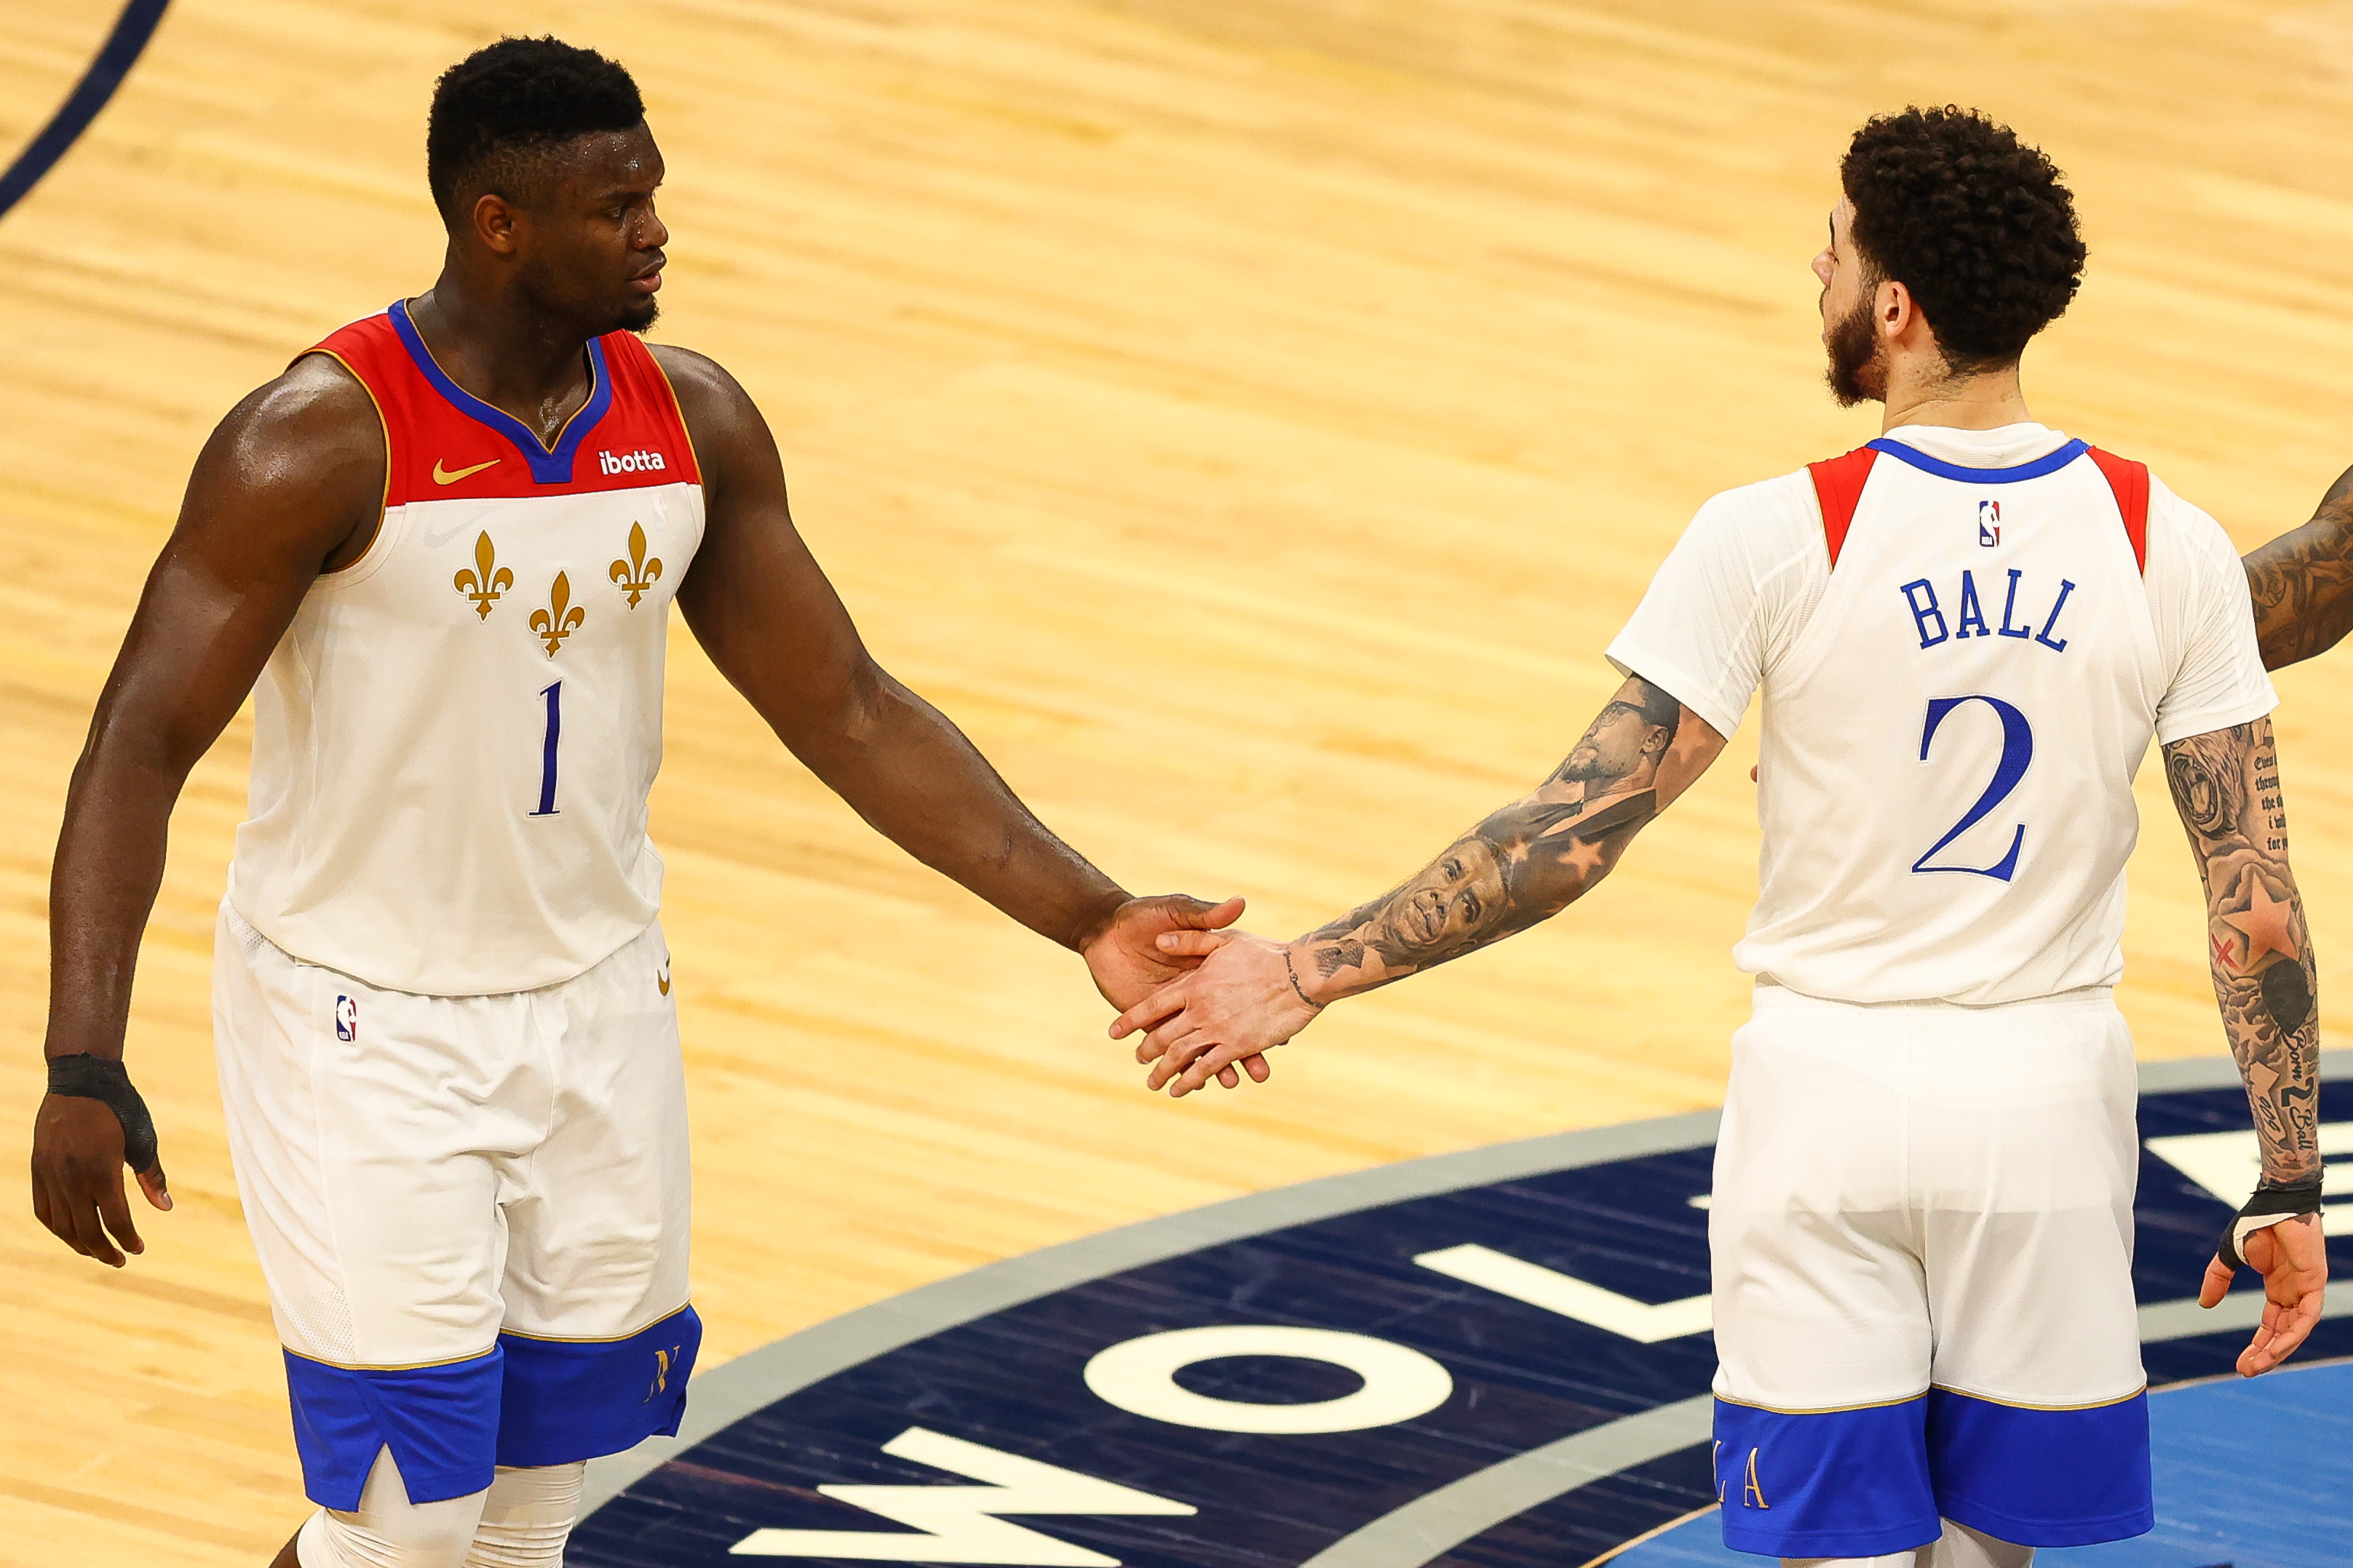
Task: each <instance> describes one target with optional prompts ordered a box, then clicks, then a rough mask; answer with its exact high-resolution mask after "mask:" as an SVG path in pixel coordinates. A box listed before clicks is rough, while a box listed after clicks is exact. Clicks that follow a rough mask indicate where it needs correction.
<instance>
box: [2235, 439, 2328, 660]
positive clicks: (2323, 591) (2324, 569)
mask: <svg viewBox="0 0 2353 1568" xmlns="http://www.w3.org/2000/svg"><path fill="white" fill-rule="evenodd" d="M2245 565H2246V568H2247V587H2248V589H2249V591H2250V592H2251V593H2252V594H2253V596H2254V601H2255V634H2256V636H2257V637H2259V638H2260V639H2261V640H2262V643H2263V667H2264V668H2267V669H2278V668H2283V667H2284V666H2286V665H2291V664H2295V663H2296V662H2298V661H2299V660H2302V659H2307V658H2311V657H2312V656H2313V655H2315V654H2319V653H2327V651H2328V650H2329V649H2330V648H2332V647H2336V646H2337V644H2338V643H2339V642H2341V641H2343V640H2344V637H2345V634H2346V633H2347V632H2348V631H2353V468H2348V469H2347V470H2346V471H2345V472H2344V473H2342V474H2340V475H2338V476H2337V482H2336V483H2335V484H2333V485H2331V486H2329V487H2328V493H2327V495H2325V496H2323V497H2321V498H2320V506H2319V508H2318V509H2317V510H2315V511H2314V512H2313V514H2312V521H2310V522H2307V523H2306V524H2305V525H2304V526H2303V527H2302V528H2296V529H2291V530H2289V531H2287V532H2285V533H2283V534H2281V535H2280V536H2279V537H2278V538H2277V539H2274V540H2273V541H2271V542H2269V543H2267V544H2260V545H2257V546H2256V547H2255V548H2254V549H2253V550H2252V551H2250V552H2248V553H2247V556H2246V560H2245Z"/></svg>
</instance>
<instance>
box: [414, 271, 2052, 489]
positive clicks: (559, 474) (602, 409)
mask: <svg viewBox="0 0 2353 1568" xmlns="http://www.w3.org/2000/svg"><path fill="white" fill-rule="evenodd" d="M388 313H389V314H390V315H391V317H392V325H393V329H394V331H397V332H398V333H399V334H400V341H401V343H402V345H403V346H404V347H406V349H407V350H408V357H409V358H410V359H412V360H414V361H415V362H416V363H417V369H418V370H419V371H420V372H422V373H423V374H424V376H425V379H426V380H427V381H428V382H430V383H431V384H432V385H433V390H434V391H436V392H438V393H439V394H440V395H442V397H443V398H445V399H446V400H448V404H449V406H451V407H452V408H455V409H456V410H457V411H458V412H459V413H460V414H463V415H464V416H466V417H468V418H469V419H471V420H474V421H475V422H476V423H478V424H481V425H487V426H490V427H491V429H493V430H495V431H497V432H498V433H499V434H500V435H501V436H503V437H506V438H507V439H508V440H509V441H511V442H512V443H513V444H514V448H515V450H516V451H518V452H520V453H522V459H523V461H524V462H526V463H528V464H530V465H531V478H532V482H533V484H541V485H565V484H570V483H571V482H572V459H573V458H574V456H575V455H576V454H577V453H578V452H579V450H580V443H581V442H582V441H583V440H585V439H586V438H587V436H588V432H589V431H591V430H594V429H595V428H596V425H597V422H598V421H600V420H602V419H603V418H604V417H605V414H606V411H607V409H609V408H611V407H612V406H613V378H612V377H611V376H610V375H609V374H607V373H606V370H605V345H604V343H603V342H600V341H599V340H597V339H596V338H590V339H589V340H588V382H589V386H588V401H587V402H586V403H584V404H582V405H580V407H579V409H578V411H577V412H575V414H574V415H573V416H572V417H571V418H569V419H567V420H565V422H564V428H563V430H562V431H560V432H558V434H557V435H556V437H555V445H554V447H553V448H551V447H547V446H545V445H544V444H543V443H542V442H541V440H540V438H539V433H538V432H537V431H535V430H533V428H532V427H531V426H528V425H525V424H524V423H523V422H522V420H520V419H518V418H516V417H515V416H513V415H512V414H509V413H508V412H507V411H506V410H505V409H503V408H494V407H492V406H491V405H489V404H487V403H485V402H483V401H482V400H481V399H480V398H479V397H477V396H475V395H473V394H472V393H470V392H469V391H467V390H466V389H465V388H464V387H462V386H459V384H457V383H456V382H454V381H452V380H450V379H449V373H448V372H447V371H445V370H443V369H442V368H441V367H440V366H439V365H438V364H437V363H434V359H433V355H432V353H431V352H430V351H428V350H427V348H426V346H425V339H424V337H423V336H422V335H421V334H420V333H418V331H417V323H416V322H414V321H410V320H409V319H408V306H407V304H406V302H404V301H402V300H394V301H393V302H392V306H391V309H390V311H389V312H388ZM2080 444H2081V443H2078V445H2080Z"/></svg>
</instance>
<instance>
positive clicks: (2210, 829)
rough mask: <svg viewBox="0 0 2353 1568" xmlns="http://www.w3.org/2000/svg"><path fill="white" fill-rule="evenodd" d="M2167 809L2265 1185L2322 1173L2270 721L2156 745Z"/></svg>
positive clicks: (2308, 1013) (2305, 975)
mask: <svg viewBox="0 0 2353 1568" xmlns="http://www.w3.org/2000/svg"><path fill="white" fill-rule="evenodd" d="M2165 764H2166V777H2167V780H2168V782H2169V783H2170V784H2172V786H2173V803H2174V805H2175V806H2176V808H2178V809H2179V811H2180V813H2181V820H2182V823H2183V825H2184V826H2187V827H2188V828H2189V843H2190V847H2191V849H2192V851H2193V852H2194V853H2195V854H2196V855H2197V857H2198V871H2199V876H2200V879H2202V880H2203V881H2204V883H2205V885H2206V912H2207V945H2208V948H2209V958H2210V960H2211V967H2212V969H2213V973H2214V997H2215V1000H2216V1001H2217V1002H2218V1003H2220V1004H2221V1009H2222V1031H2223V1033H2224V1034H2225V1035H2226V1036H2228V1037H2229V1038H2230V1041H2231V1054H2232V1056H2234V1057H2236V1058H2238V1061H2239V1071H2240V1074H2241V1076H2242V1077H2243V1078H2244V1079H2245V1080H2246V1085H2247V1104H2248V1108H2249V1110H2252V1111H2253V1115H2254V1121H2255V1132H2256V1135H2257V1136H2258V1137H2259V1138H2260V1139H2261V1140H2262V1142H2263V1175H2264V1178H2265V1179H2266V1180H2268V1181H2273V1182H2283V1183H2295V1182H2308V1181H2312V1180H2314V1179H2316V1178H2317V1177H2318V1176H2319V1174H2320V1149H2319V1142H2318V1134H2317V1131H2316V1129H2317V1124H2318V1121H2319V1068H2320V1009H2319V1004H2318V997H2317V981H2318V976H2319V971H2318V967H2317V965H2316V963H2314V960H2313V954H2312V937H2311V933H2310V931H2309V930H2308V929H2307V928H2306V924H2305V918H2304V900H2303V899H2302V898H2301V897H2300V896H2299V895H2298V894H2297V892H2296V888H2295V873H2294V872H2292V871H2291V870H2290V869H2289V868H2288V858H2287V808H2286V805H2285V801H2284V797H2283V796H2282V795H2281V793H2280V778H2279V754H2278V751H2277V749H2276V747H2275V746H2274V742H2273V739H2272V724H2271V721H2270V720H2269V719H2258V720H2256V721H2254V722H2253V723H2252V724H2241V725H2239V726H2237V727H2236V728H2234V729H2230V730H2218V731H2214V732H2213V733H2212V734H2210V735H2199V736H2195V737H2193V738H2191V739H2189V740H2186V741H2177V742H2173V743H2172V744H2171V745H2169V746H2168V747H2166V749H2165Z"/></svg>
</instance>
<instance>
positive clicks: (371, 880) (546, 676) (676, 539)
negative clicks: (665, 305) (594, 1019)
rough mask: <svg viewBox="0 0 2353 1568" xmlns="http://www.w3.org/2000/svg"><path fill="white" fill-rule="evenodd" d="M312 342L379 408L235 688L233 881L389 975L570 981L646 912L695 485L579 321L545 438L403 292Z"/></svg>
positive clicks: (671, 444) (608, 341)
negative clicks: (672, 626)
mask: <svg viewBox="0 0 2353 1568" xmlns="http://www.w3.org/2000/svg"><path fill="white" fill-rule="evenodd" d="M311 352H313V353H326V354H331V355H332V356H333V357H334V358H335V359H337V360H338V361H339V362H340V363H342V364H343V366H344V368H346V369H347V370H349V371H350V372H351V373H352V374H353V375H354V376H356V377H358V378H359V380H360V382H361V383H362V384H364V385H365V386H366V388H367V390H368V393H369V395H371V396H372V397H374V399H375V405H376V408H377V411H378V413H379V414H380V415H381V416H382V418H383V422H384V435H385V494H384V513H383V521H382V522H381V524H380V525H379V526H378V528H377V530H376V533H375V539H374V541H373V542H370V543H369V545H368V547H367V549H366V551H365V552H364V553H363V554H362V555H361V556H360V558H359V559H358V560H357V561H355V562H353V563H352V564H350V565H349V566H346V567H344V568H343V569H342V570H340V571H337V572H332V573H329V574H325V575H322V577H320V578H319V580H318V581H317V583H316V584H313V585H312V587H311V591H310V593H309V595H307V596H306V597H305V598H304V599H303V601H302V605H301V609H300V610H299V611H298V612H297V613H296V615H295V617H294V621H293V624H292V626H290V627H289V628H288V629H287V632H286V635H285V637H284V638H283V639H282V640H281V641H280V643H279V645H278V647H277V649H276V650H275V651H274V652H273V653H272V654H271V655H270V658H269V664H268V666H267V667H266V668H265V669H264V670H263V673H262V678H261V680H260V682H259V685H258V686H257V687H256V688H255V691H254V738H253V781H252V794H251V804H250V808H249V812H250V816H249V820H248V821H247V822H246V823H245V825H244V826H242V827H240V828H239V829H238V830H237V852H236V856H235V858H234V860H233V861H232V863H231V865H230V868H229V901H230V903H231V904H232V905H233V906H234V907H235V909H236V910H237V912H238V914H240V915H242V916H243V917H244V919H245V920H246V921H248V923H249V924H250V925H252V926H253V928H254V929H255V930H256V931H259V932H260V933H261V934H262V935H263V936H265V937H267V938H269V940H270V941H271V942H274V943H276V944H277V945H278V946H279V947H280V948H282V949H284V950H285V951H286V952H289V953H291V954H292V955H293V956H295V957H296V958H299V959H302V960H305V961H307V962H309V963H317V964H322V965H325V966H326V967H329V968H332V969H336V970H341V971H343V973H347V974H352V975H355V976H357V977H358V978H360V979H362V980H364V981H366V982H367V983H369V984H373V985H377V986H381V987H384V988H385V989H387V990H396V991H409V992H417V993H421V994H427V995H449V996H455V995H480V994H494V993H502V992H512V991H525V990H532V989H535V988H537V987H539V986H543V985H550V984H555V983H557V982H559V981H564V980H569V979H571V978H573V977H574V976H575V975H577V974H580V973H584V972H585V971H586V970H587V969H589V968H590V967H591V966H593V965H594V964H595V963H596V962H597V961H598V960H600V959H602V958H605V957H606V956H607V955H608V954H610V953H612V952H616V951H617V950H618V949H619V948H620V947H622V946H623V945H624V944H625V943H627V942H628V941H629V940H630V939H631V938H633V937H635V936H636V935H638V933H639V932H640V931H644V930H645V928H646V927H647V926H648V925H649V924H650V923H651V922H652V921H653V919H654V916H655V913H656V910H657V908H658V906H659V901H660V898H661V879H662V864H661V858H660V857H659V855H657V854H656V853H655V852H654V847H653V845H652V843H651V841H650V840H649V838H648V837H647V834H646V797H647V794H648V792H649V790H650V789H651V788H652V787H653V782H654V774H655V772H656V771H657V770H658V769H659V767H660V765H661V750H662V674H663V651H664V644H665V636H666V633H667V630H668V621H669V618H670V599H671V597H672V596H673V595H674V594H675V593H676V591H677V587H678V584H679V582H680V580H681V578H683V577H684V575H685V574H686V570H687V566H688V563H690V562H691V561H692V559H693V557H694V552H695V548H696V546H697V545H698V544H699V543H700V542H702V515H703V514H702V480H701V475H700V472H699V470H698V469H697V468H696V465H695V460H694V450H693V447H692V446H691V443H690V442H689V440H688V437H687V433H686V427H685V424H684V421H683V420H682V418H681V416H680V414H679V409H678V403H677V400H676V398H675V397H674V396H673V395H672V394H671V391H670V383H669V381H668V379H667V378H666V377H665V376H664V375H663V374H662V372H661V368H660V366H659V365H658V364H657V363H655V362H654V358H653V355H652V354H651V353H649V352H648V351H647V349H646V347H645V345H644V344H643V343H641V342H638V340H637V339H636V338H635V337H633V336H631V335H630V334H629V333H627V332H614V333H612V334H610V335H608V336H606V337H603V338H599V339H596V341H594V342H591V343H590V344H589V345H588V350H587V354H588V364H589V371H590V375H591V382H592V384H591V386H590V389H589V396H588V400H587V402H586V404H585V405H583V406H582V407H581V409H580V411H579V412H578V413H577V414H575V415H574V416H572V419H571V420H570V422H569V423H567V424H566V425H565V427H564V429H563V431H562V432H561V433H560V434H559V435H558V437H557V438H556V440H555V442H554V445H553V446H552V447H551V446H548V445H545V444H543V443H542V442H541V441H540V439H539V437H538V436H537V435H536V433H535V432H533V430H531V429H530V428H529V427H528V426H524V425H523V424H522V423H521V422H520V421H518V420H516V419H514V418H512V417H511V416H508V415H506V414H504V413H502V412H501V411H500V410H499V409H496V408H494V407H492V406H491V405H489V404H487V403H484V402H482V401H480V399H478V398H476V397H474V396H472V395H470V394H469V393H467V392H466V391H465V390H464V389H463V388H461V387H459V385H458V384H456V383H455V382H454V381H452V380H450V378H449V377H448V374H445V373H444V372H443V371H442V369H441V368H440V366H438V364H436V363H434V361H433V358H432V355H431V354H430V353H428V352H427V349H426V347H425V343H424V341H423V339H422V338H420V337H419V336H418V335H417V329H416V327H415V325H414V324H413V323H412V322H411V321H409V319H408V314H407V311H406V309H405V308H404V307H403V306H401V305H398V304H396V305H394V306H393V307H392V308H391V309H390V310H387V311H386V312H385V313H384V314H382V315H377V316H372V317H370V318H368V319H367V320H365V321H358V322H354V323H353V325H351V326H348V327H345V328H343V330H342V331H338V332H336V333H334V334H333V335H332V336H331V337H329V338H328V339H327V340H326V341H325V342H322V343H321V344H320V345H319V346H318V347H317V348H316V349H315V350H313V351H311Z"/></svg>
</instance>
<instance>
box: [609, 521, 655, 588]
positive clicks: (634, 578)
mask: <svg viewBox="0 0 2353 1568" xmlns="http://www.w3.org/2000/svg"><path fill="white" fill-rule="evenodd" d="M613 581H614V582H616V583H618V584H620V585H621V592H622V593H624V594H627V595H628V596H629V608H631V609H633V610H634V609H636V608H637V607H638V600H639V599H642V598H644V597H645V596H646V593H647V591H648V590H649V589H650V588H651V587H652V586H653V585H654V584H657V583H659V582H660V581H661V557H660V556H659V555H657V556H655V557H654V558H653V559H652V560H650V561H649V560H647V559H646V525H645V524H644V523H641V522H633V523H631V524H629V558H628V560H627V561H616V562H614V563H613Z"/></svg>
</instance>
